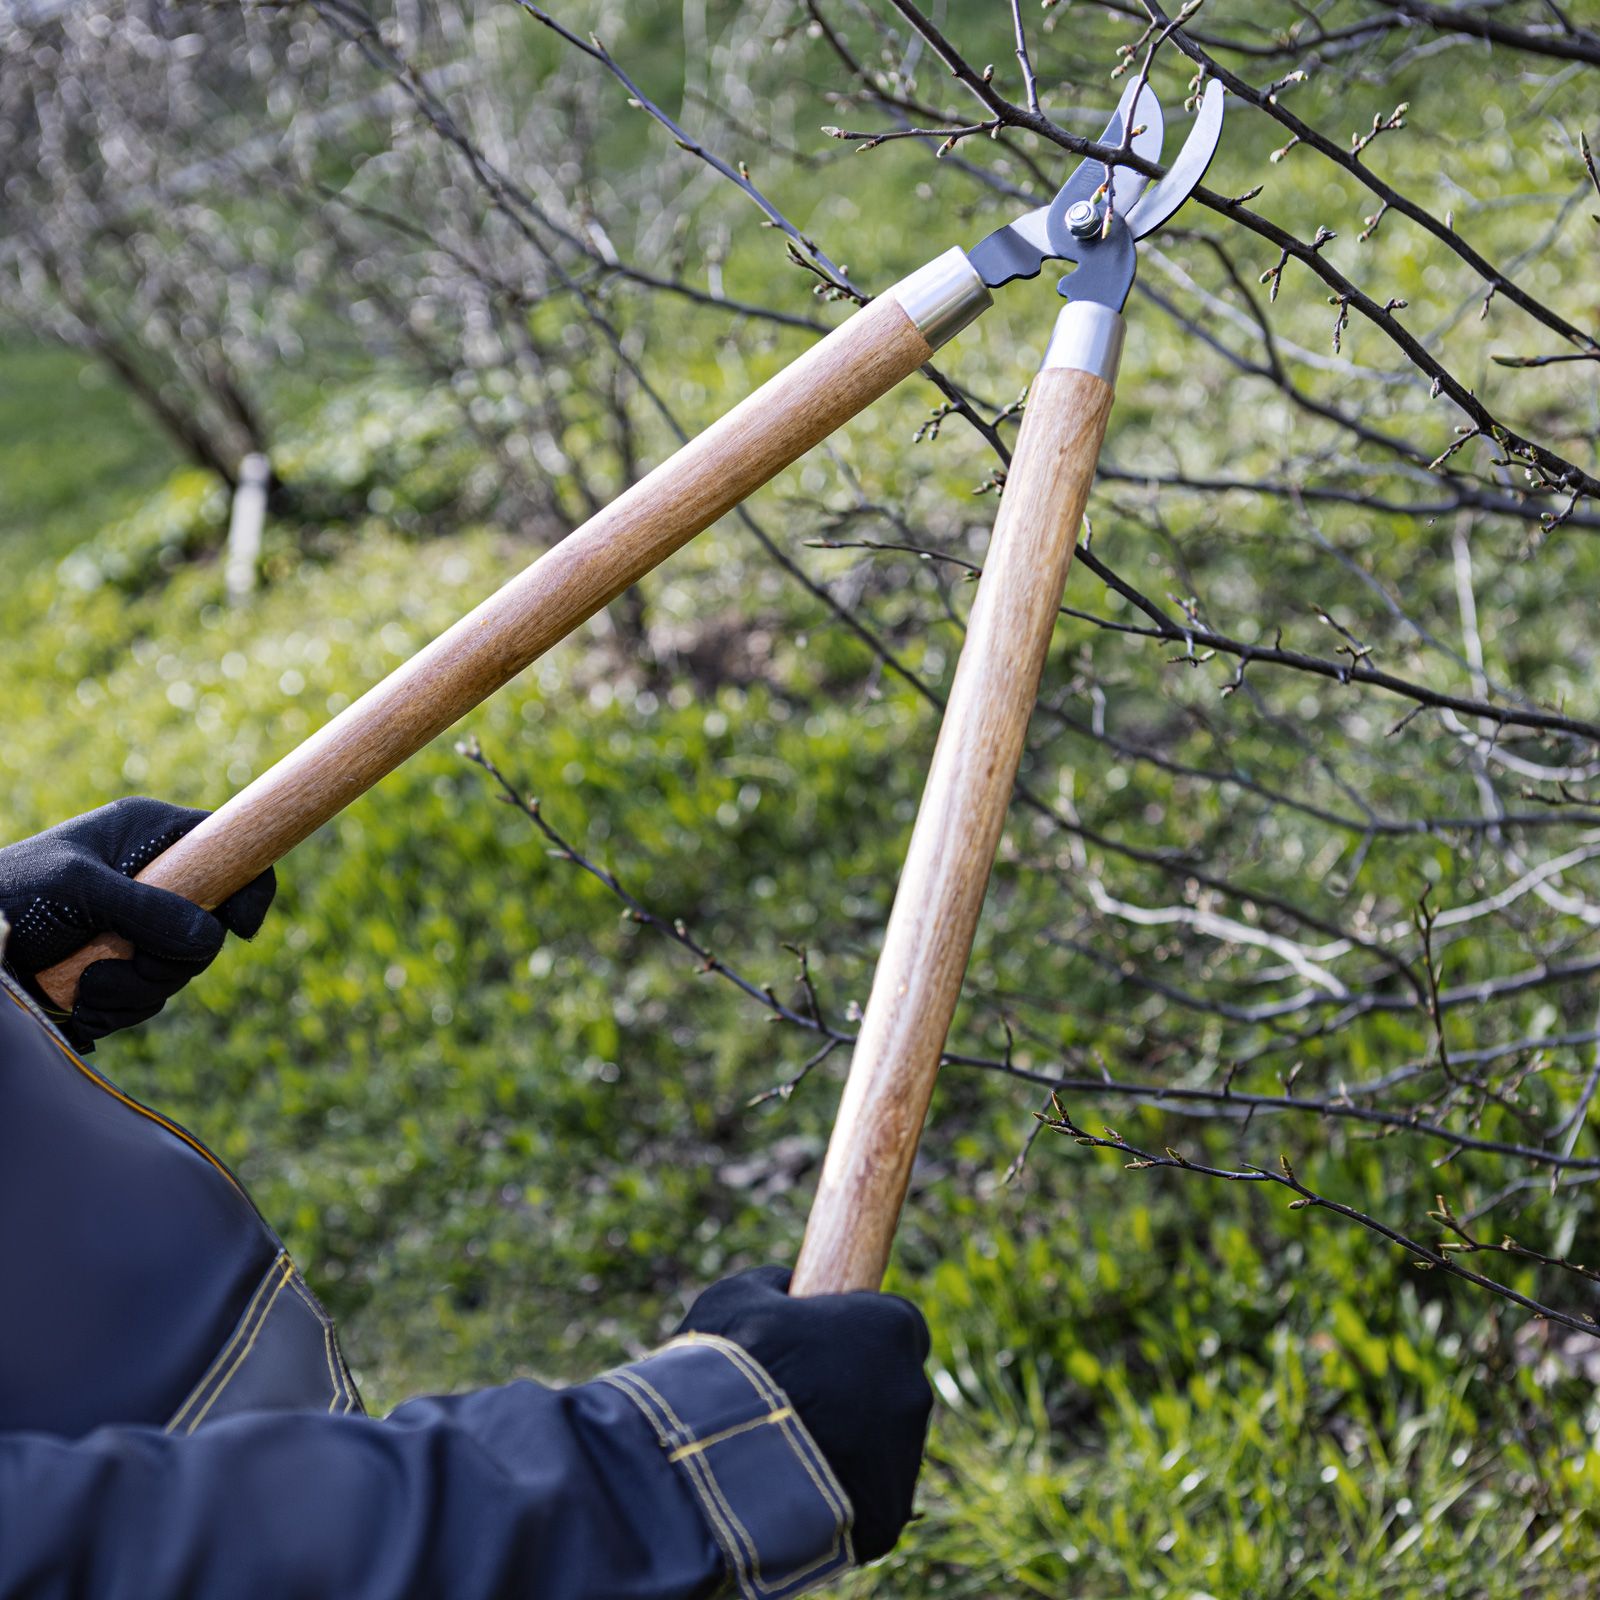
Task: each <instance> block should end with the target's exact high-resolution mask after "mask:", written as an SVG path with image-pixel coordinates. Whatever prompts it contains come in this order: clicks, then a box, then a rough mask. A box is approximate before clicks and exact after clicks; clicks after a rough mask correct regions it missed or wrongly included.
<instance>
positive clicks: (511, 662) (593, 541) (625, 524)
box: [38, 295, 933, 1008]
mask: <svg viewBox="0 0 1600 1600" xmlns="http://www.w3.org/2000/svg"><path fill="white" fill-rule="evenodd" d="M932 353H933V352H932V349H931V348H930V346H929V344H928V341H927V340H926V339H925V338H924V337H923V336H922V334H921V333H919V332H918V331H917V328H916V326H915V324H913V322H912V321H911V319H910V318H909V317H908V316H907V315H906V313H905V312H904V311H903V310H901V308H900V306H899V305H898V304H897V303H896V301H895V300H894V299H893V298H892V296H889V295H885V296H883V297H882V298H880V299H878V300H875V301H873V303H872V304H871V305H869V306H867V307H866V308H864V309H863V310H861V311H858V312H857V313H856V314H855V315H854V316H853V317H851V318H850V320H849V321H848V322H846V323H844V324H842V325H841V326H840V327H838V328H836V329H835V330H834V331H833V332H832V333H831V334H829V335H828V337H827V338H826V339H824V340H822V341H821V343H820V344H817V345H814V346H813V347H812V348H811V349H810V350H808V351H807V352H806V353H805V354H804V355H803V356H801V357H800V358H799V359H798V360H797V361H795V362H794V363H792V364H791V365H790V366H788V367H786V368H784V370H783V371H782V372H780V373H779V374H778V375H777V376H776V377H774V378H772V379H770V380H769V381H768V382H767V383H765V384H763V385H762V386H761V388H759V389H757V390H756V391H755V393H754V394H752V395H751V396H750V397H749V398H748V399H746V400H744V401H743V402H742V403H741V404H739V405H738V406H736V407H735V408H734V409H733V410H732V411H730V412H729V413H728V414H727V415H726V416H725V417H723V418H721V419H720V420H719V421H717V422H715V423H713V424H712V425H711V427H709V428H708V429H706V431H705V432H704V433H702V434H701V435H700V436H699V437H698V438H696V439H693V440H691V441H690V442H689V443H688V444H686V445H685V446H684V447H683V448H682V449H681V450H679V451H678V453H677V454H676V455H674V456H672V457H671V458H670V459H669V460H667V461H664V462H662V464H661V465H660V466H659V467H657V468H656V469H655V470H654V471H653V472H651V473H650V474H649V475H648V476H647V477H645V478H642V479H641V480H640V481H639V482H638V483H636V484H635V485H634V486H633V487H632V488H631V489H629V490H627V491H626V493H624V494H622V495H620V496H618V498H617V499H616V500H614V501H613V502H612V503H611V504H610V505H609V506H607V507H606V509H605V510H604V511H601V512H600V513H598V514H597V515H596V516H594V517H591V518H590V519H589V521H588V522H586V523H584V525H583V526H582V527H581V528H578V529H577V530H576V531H574V532H573V533H571V534H569V535H568V536H567V537H566V538H565V539H563V540H562V541H561V543H560V544H558V545H556V546H555V548H554V549H552V550H550V551H549V552H547V553H546V554H545V555H543V556H541V557H540V558H539V560H537V561H535V562H534V563H533V565H532V566H530V567H528V568H527V569H526V570H525V571H523V572H522V573H520V574H519V575H518V576H517V577H515V578H513V579H512V580H511V581H510V582H509V583H508V584H506V585H505V587H504V588H502V589H500V590H499V591H498V592H496V593H495V594H493V595H491V596H490V597H489V598H488V599H487V600H485V601H484V602H483V604H482V605H480V606H479V607H478V608H477V610H475V611H473V612H471V613H470V614H469V615H468V616H466V617H464V618H463V619H462V620H461V621H460V622H458V623H456V625H455V626H454V627H453V628H451V629H450V630H449V631H448V632H447V633H444V634H441V635H440V637H439V638H437V639H435V640H434V642H433V643H432V644H431V645H429V646H427V647H426V648H425V649H423V650H422V651H420V652H419V653H418V654H417V655H415V656H413V657H412V658H411V660H409V661H408V662H407V663H406V664H405V665H404V666H403V667H400V668H398V669H397V670H396V671H394V672H392V673H391V674H390V675H389V676H388V677H387V678H385V679H384V680H383V682H382V683H380V684H378V685H377V686H376V687H375V688H373V689H370V690H368V691H367V693H366V694H365V695H363V696H362V698H361V699H359V700H358V701H356V703H355V704H354V705H352V706H351V707H350V708H349V709H348V710H346V711H344V712H342V713H341V714H340V715H339V716H337V717H336V718H334V720H333V721H332V722H330V723H328V724H327V726H326V727H324V728H322V729H321V730H320V731H319V732H317V733H315V734H313V735H312V736H311V737H310V738H309V739H307V740H306V742H305V743H304V744H302V745H301V746H300V747H299V748H298V749H297V750H295V751H293V752H292V753H291V754H289V755H287V756H285V757H284V758H283V760H281V761H280V762H278V764H277V765H276V766H275V767H273V768H272V769H271V770H270V771H268V772H265V773H263V774H262V775H261V776H260V777H259V778H257V779H256V780H255V782H254V783H252V784H250V785H249V787H248V788H246V789H243V790H241V791H240V793H238V794H237V795H235V796H234V798H233V799H232V800H230V801H229V802H228V803H227V804H226V805H224V806H223V807H222V808H221V809H220V810H219V811H217V812H215V813H214V814H213V815H212V816H210V817H209V818H207V820H206V821H204V822H202V823H201V824H200V826H199V827H198V828H196V829H195V830H194V831H193V832H192V833H190V834H187V835H186V836H185V837H184V838H182V839H180V840H179V841H178V843H177V844H175V845H174V846H173V847H172V848H171V849H170V850H168V851H167V852H166V854H164V855H161V856H158V857H157V858H156V859H155V860H154V861H152V862H151V863H150V865H149V866H148V867H146V868H145V869H144V871H143V872H141V873H140V874H139V881H140V882H141V883H149V884H154V885H155V886H156V887H158V888H162V889H170V890H172V891H173V892H174V893H176V894H181V895H183V896H184V897H185V898H186V899H189V900H192V901H194V902H195V903H196V904H197V905H202V906H206V907H208V908H209V907H212V906H217V905H220V904H221V903H222V902H223V901H224V900H226V899H227V898H228V896H229V895H231V894H233V893H235V892H236V891H237V890H239V889H241V888H243V887H244V885H245V884H247V883H249V882H250V881H251V880H252V879H253V878H255V877H256V876H257V874H259V873H261V872H264V871H265V870H266V869H267V868H268V867H269V866H271V865H272V864H273V862H275V861H277V860H279V859H280V858H281V857H282V856H284V855H286V854H287V853H288V852H289V851H290V850H292V849H293V848H294V847H295V846H296V845H297V844H299V843H300V842H301V840H303V839H305V838H307V837H308V836H309V835H310V834H312V833H314V832H315V831H316V830H317V829H318V828H319V827H321V826H322V824H323V823H324V822H326V821H328V819H329V818H330V817H333V816H334V815H336V814H337V813H338V812H339V811H341V810H342V809H343V808H344V807H345V806H347V805H349V804H350V802H351V801H352V800H354V799H356V798H357V796H359V795H361V794H363V793H365V791H366V790H368V789H370V788H371V787H372V785H373V784H375V783H376V782H377V781H378V780H379V779H380V778H382V777H384V776H385V775H386V774H387V773H390V772H392V771H393V770H394V769H395V768H396V767H398V766H399V765H400V764H401V762H403V761H404V760H406V758H407V757H408V756H411V755H414V754H415V753H416V752H417V751H418V750H420V749H421V748H422V747H423V746H424V745H425V744H427V743H428V741H429V740H431V739H433V738H435V737H436V736H437V735H439V734H441V733H443V732H444V730H445V729H446V728H448V727H449V726H450V725H451V723H453V722H455V721H457V720H458V719H459V718H461V717H462V716H464V715H465V714H466V713H467V712H468V711H470V710H471V709H472V708H473V707H474V706H475V705H477V704H478V703H479V701H481V700H483V699H485V698H486V697H487V696H488V695H490V694H492V693H493V692H494V691H495V690H496V689H498V688H499V687H500V686H501V685H502V684H504V683H506V682H508V681H509V680H510V679H511V678H513V677H515V676H516V675H517V673H519V672H521V671H522V669H523V668H524V667H526V666H527V665H528V664H529V662H531V661H533V660H535V659H537V657H539V656H541V655H543V653H544V652H545V651H546V650H548V649H549V648H550V647H551V646H552V645H553V644H555V643H557V642H558V641H559V640H561V639H564V638H565V637H566V636H567V635H568V634H569V633H571V632H572V631H573V629H574V628H576V627H578V626H579V625H580V624H581V623H582V622H584V621H585V620H586V619H587V618H589V617H591V616H593V615H594V613H595V612H596V611H598V610H599V609H600V608H601V607H602V606H604V605H607V604H609V603H610V602H611V601H612V600H614V599H615V598H616V597H617V596H618V595H619V594H621V593H622V591H623V590H624V589H626V588H628V586H629V585H630V584H633V583H636V582H637V581H638V580H639V579H640V578H642V577H643V576H644V575H645V573H647V572H649V571H650V570H651V569H652V568H653V567H656V566H658V565H659V564H660V563H661V562H662V561H664V560H666V558H667V557H668V556H670V555H671V554H672V553H673V552H674V551H675V550H677V549H678V548H679V547H680V546H682V545H683V544H685V543H687V542H688V540H690V539H691V538H693V537H694V535H695V534H697V533H699V532H700V531H701V530H702V529H705V528H708V527H710V525H711V524H712V523H713V522H715V521H716V520H717V518H718V517H720V516H722V515H723V513H724V512H727V511H729V510H731V509H732V508H733V507H734V506H736V505H738V504H739V502H740V501H741V500H743V499H745V498H746V497H747V496H748V495H750V494H752V493H753V492H754V491H755V490H756V489H758V488H760V486H761V485H762V484H763V483H765V482H766V481H767V480H768V479H769V478H771V477H772V476H773V475H774V474H776V473H778V472H780V471H782V469H783V468H784V467H786V466H788V465H789V464H790V463H791V462H792V461H794V460H796V459H797V458H798V457H800V456H802V455H804V454H805V452H806V451H807V450H809V449H811V447H812V446H813V445H815V444H818V443H820V442H821V441H822V440H823V439H825V438H827V436H828V435H829V434H830V433H832V432H833V431H834V430H835V429H836V428H838V427H840V426H841V425H842V424H843V423H845V422H847V421H848V420H849V419H850V418H851V417H853V416H855V414H856V413H857V412H858V411H860V410H862V409H863V408H864V407H866V406H868V405H870V404H871V403H872V402H873V401H874V400H876V399H877V398H878V397H879V396H880V395H882V394H885V393H887V391H888V390H890V389H892V388H893V387H894V386H895V385H896V384H897V383H899V382H900V381H901V380H902V379H903V378H906V377H908V376H910V374H911V373H913V372H915V371H916V369H917V368H918V367H920V366H921V365H922V364H923V363H924V362H925V361H927V360H928V359H929V357H930V356H931V355H932ZM129 953H131V952H130V951H129V948H128V946H127V945H126V944H124V943H123V942H122V941H121V940H112V939H99V940H96V941H95V942H94V943H93V944H91V945H89V946H86V947H85V948H84V949H83V950H80V951H79V952H78V953H77V954H76V955H73V956H70V957H68V958H67V960H65V961H63V962H61V963H60V965H58V966H55V967H52V968H50V969H49V971H48V972H44V973H41V974H40V975H39V980H38V981H39V983H40V984H41V986H42V987H43V988H44V990H45V992H46V993H47V994H48V995H49V996H50V997H51V999H52V1000H54V1001H55V1002H56V1003H57V1004H58V1005H60V1006H62V1007H63V1008H70V1007H71V1005H72V1003H73V999H74V997H75V996H76V994H77V989H78V980H79V978H80V977H81V976H82V974H83V971H84V969H85V968H86V967H88V966H89V965H91V964H92V963H93V962H95V961H98V960H102V959H105V958H107V957H115V956H126V955H128V954H129Z"/></svg>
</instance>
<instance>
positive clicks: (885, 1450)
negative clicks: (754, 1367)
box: [678, 1267, 933, 1561]
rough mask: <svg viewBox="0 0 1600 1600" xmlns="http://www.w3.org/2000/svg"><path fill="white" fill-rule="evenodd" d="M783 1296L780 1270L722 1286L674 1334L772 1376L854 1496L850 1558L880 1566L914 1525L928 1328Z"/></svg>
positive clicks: (900, 1305) (874, 1305) (908, 1311)
mask: <svg viewBox="0 0 1600 1600" xmlns="http://www.w3.org/2000/svg"><path fill="white" fill-rule="evenodd" d="M788 1287H789V1274H788V1272H786V1271H785V1270H784V1269H783V1268H782V1267H757V1268H755V1270H754V1271H752V1272H741V1273H740V1274H739V1275H738V1276H737V1277H733V1278H724V1279H723V1280H722V1282H721V1283H715V1284H713V1285H712V1286H711V1287H710V1288H709V1289H707V1290H706V1292H705V1293H704V1294H702V1295H701V1296H700V1298H699V1299H698V1300H697V1301H695V1303H694V1308H693V1309H692V1310H691V1311H690V1313H689V1315H688V1316H687V1317H685V1318H684V1319H683V1326H682V1327H680V1328H679V1329H678V1332H679V1333H715V1334H720V1335H721V1336H722V1337H723V1338H724V1339H731V1340H732V1341H733V1342H734V1343H735V1344H736V1345H739V1346H740V1347H741V1348H742V1349H745V1350H748V1351H749V1352H750V1354H751V1355H753V1356H754V1357H755V1358H756V1360H757V1361H759V1362H760V1363H761V1365H762V1366H763V1367H765V1368H766V1369H767V1371H768V1372H770V1373H771V1374H772V1376H773V1379H774V1380H775V1381H776V1382H777V1384H778V1386H779V1387H780V1388H781V1389H782V1390H783V1391H784V1393H785V1394H787V1395H788V1397H789V1400H790V1402H791V1403H792V1404H793V1406H794V1408H795V1410H796V1411H797V1412H799V1414H800V1420H801V1421H802V1422H803V1423H804V1424H805V1425H806V1428H807V1429H808V1430H809V1432H810V1434H811V1437H812V1438H813V1439H815V1440H816V1441H817V1447H818V1448H819V1449H820V1450H821V1451H822V1453H823V1455H824V1456H826V1457H827V1458H828V1465H829V1466H831V1467H832V1468H833V1471H834V1475H835V1476H836V1477H837V1478H838V1480H839V1482H840V1483H841V1484H842V1485H843V1487H844V1491H845V1493H846V1494H848V1495H849V1496H850V1504H851V1506H852V1507H853V1508H854V1510H855V1514H856V1516H855V1550H856V1559H857V1560H859V1561H876V1560H877V1558H878V1557H879V1556H882V1555H887V1554H888V1553H889V1551H891V1550H892V1549H893V1548H894V1543H895V1540H896V1539H898V1538H899V1537H900V1530H901V1529H902V1528H903V1527H905V1525H906V1523H907V1522H908V1521H909V1520H910V1518H911V1494H912V1491H913V1490H914V1489H915V1488H916V1483H917V1472H918V1470H919V1469H920V1467H921V1466H922V1449H923V1444H924V1442H925V1440H926V1438H927V1433H928V1417H929V1414H930V1413H931V1412H932V1410H933V1390H932V1389H931V1388H930V1387H929V1385H928V1380H927V1378H926V1376H925V1375H924V1373H923V1370H922V1368H923V1363H924V1362H925V1361H927V1359H928V1325H927V1323H925V1322H924V1321H923V1320H922V1313H921V1312H920V1311H918V1310H917V1308H916V1307H915V1306H914V1305H912V1304H911V1302H910V1301H909V1300H902V1299H900V1297H899V1296H898V1295H889V1294H866V1293H857V1294H825V1295H817V1296H814V1297H812V1298H808V1299H803V1300H792V1299H790V1298H789V1295H788V1293H787V1290H788Z"/></svg>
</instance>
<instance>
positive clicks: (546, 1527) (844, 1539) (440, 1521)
mask: <svg viewBox="0 0 1600 1600" xmlns="http://www.w3.org/2000/svg"><path fill="white" fill-rule="evenodd" d="M849 1524H850V1512H849V1504H848V1501H847V1500H846V1498H845V1496H844V1494H843V1492H842V1491H841V1490H840V1488H839V1486H838V1483H837V1481H836V1480H835V1479H834V1478H833V1475H832V1473H831V1472H830V1471H829V1469H828V1466H827V1463H826V1461H825V1460H824V1459H823V1458H822V1456H821V1454H820V1452H818V1450H817V1449H816V1446H815V1444H814V1443H813V1442H812V1440H811V1438H810V1436H809V1435H808V1434H807V1433H806V1432H805V1430H804V1428H803V1427H802V1426H801V1424H800V1422H799V1419H798V1418H797V1417H796V1416H795V1414H794V1412H793V1409H792V1408H791V1407H790V1406H789V1405H788V1402H787V1400H786V1398H785V1396H784V1395H783V1393H782V1391H780V1390H779V1389H778V1388H777V1387H776V1385H774V1384H773V1382H772V1379H771V1378H770V1377H769V1376H768V1375H767V1374H766V1373H765V1371H764V1370H763V1369H762V1368H761V1367H759V1366H758V1365H757V1364H756V1363H755V1362H754V1361H753V1360H752V1359H751V1358H750V1357H749V1356H748V1355H746V1354H745V1352H744V1351H742V1350H740V1349H739V1348H738V1347H737V1346H735V1345H730V1344H727V1343H726V1342H724V1341H721V1340H714V1339H705V1338H699V1337H691V1338H689V1339H687V1340H680V1341H675V1342H674V1343H673V1344H672V1345H669V1346H668V1347H666V1349H664V1350H662V1351H658V1352H657V1353H656V1354H655V1355H653V1356H650V1357H648V1358H647V1359H646V1360H644V1361H641V1362H638V1363H635V1364H634V1365H632V1366H629V1367H623V1368H619V1369H618V1370H617V1371H615V1372H611V1373H607V1374H606V1375H605V1376H604V1377H601V1378H598V1379H596V1380H595V1381H594V1382H592V1383H587V1384H583V1385H580V1386H578V1387H575V1388H571V1389H563V1390H549V1389H544V1388H541V1387H539V1386H538V1385H537V1384H533V1383H514V1384H510V1385H508V1386H506V1387H504V1388H499V1389H484V1390H479V1391H477V1392H475V1393H472V1394H466V1395H460V1396H456V1397H453V1398H449V1399H433V1400H414V1401H410V1402H408V1403H407V1404H405V1405H403V1406H401V1407H400V1408H399V1409H398V1410H396V1411H395V1412H394V1413H393V1414H392V1415H391V1416H390V1417H389V1418H388V1419H387V1420H386V1421H382V1422H379V1421H376V1420H373V1419H370V1418H364V1417H344V1416H322V1415H317V1414H312V1413H308V1412H292V1413H265V1412H263V1413H257V1414H254V1415H246V1416H240V1417H236V1418H232V1419H229V1420H226V1421H221V1422H218V1423H216V1424H215V1425H213V1426H210V1427H207V1428H202V1429H201V1430H200V1431H199V1432H198V1433H195V1434H194V1435H192V1436H188V1437H175V1436H173V1435H169V1434H165V1433H162V1432H160V1431H159V1430H156V1429H151V1428H109V1429H103V1430H101V1431H100V1432H98V1433H94V1434H90V1435H89V1436H88V1437H87V1438H84V1439H81V1440H76V1441H69V1440H62V1439H56V1438H52V1437H48V1436H45V1435H42V1434H11V1435H5V1436H0V1597H3V1600H20V1597H22V1596H27V1597H28V1600H66V1597H68V1596H72V1597H74V1600H80V1597H81V1600H152V1597H156V1596H159V1597H161V1600H184V1597H186V1596H201V1595H204V1596H215V1595H224V1594H225V1595H228V1596H230V1597H232V1600H254V1597H256V1596H260V1597H263V1600H265V1597H269V1596H270V1597H272V1600H314V1597H315V1600H321V1597H328V1600H335V1597H337V1600H401V1597H412V1596H415V1597H419V1600H420V1597H422V1596H437V1595H448V1596H450V1597H451V1600H501V1597H507V1600H509V1597H511V1596H516V1597H518V1600H600V1597H605V1600H677V1597H684V1600H688V1597H692V1596H703V1595H712V1594H716V1593H719V1592H721V1591H723V1590H724V1589H727V1590H729V1591H731V1592H736V1593H738V1594H739V1595H740V1596H741V1597H742V1600H786V1597H787V1596H790V1595H794V1594H798V1593H799V1592H800V1591H801V1590H803V1589H807V1588H810V1587H811V1586H812V1585H813V1584H815V1583H820V1582H822V1581H824V1580H825V1579H827V1578H830V1577H832V1576H834V1575H836V1574H837V1573H838V1572H839V1571H841V1570H842V1569H843V1568H844V1567H846V1566H848V1565H849V1564H850V1561H851V1552H850V1535H849Z"/></svg>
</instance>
